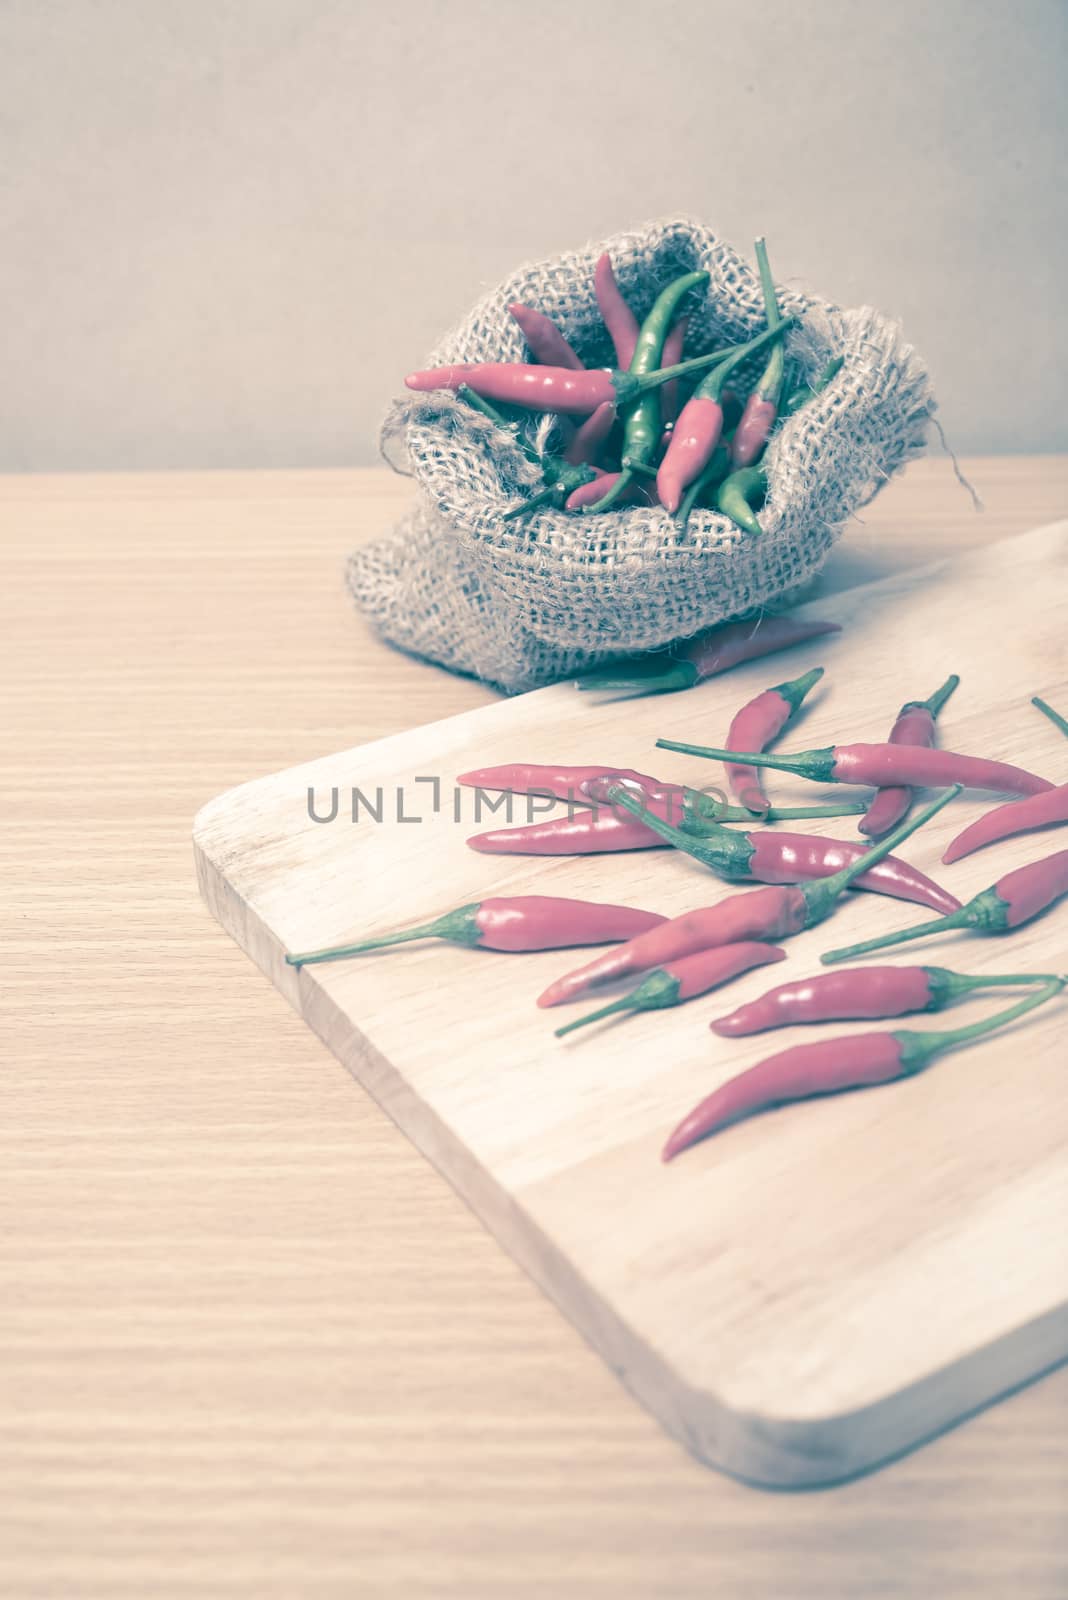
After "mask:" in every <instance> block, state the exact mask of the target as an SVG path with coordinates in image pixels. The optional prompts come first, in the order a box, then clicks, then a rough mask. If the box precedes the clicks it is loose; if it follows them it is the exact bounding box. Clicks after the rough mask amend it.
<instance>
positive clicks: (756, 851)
mask: <svg viewBox="0 0 1068 1600" xmlns="http://www.w3.org/2000/svg"><path fill="white" fill-rule="evenodd" d="M958 792H959V791H958ZM609 793H610V795H612V798H613V801H614V803H615V804H618V805H621V806H622V807H623V808H624V810H626V811H629V812H630V813H631V815H632V816H635V817H641V818H642V820H643V821H644V822H645V824H646V826H647V827H648V828H650V829H651V830H652V831H653V832H654V833H656V834H659V836H660V838H661V839H663V840H664V841H665V842H666V843H667V844H673V845H674V846H675V848H676V849H677V850H681V851H682V852H683V853H684V854H685V855H688V856H692V857H693V858H694V860H695V861H699V862H700V863H701V865H702V866H705V867H708V868H709V870H710V871H712V872H714V873H715V874H716V875H717V877H720V878H726V879H728V880H730V881H732V882H735V883H751V882H757V883H804V882H806V881H808V880H809V879H813V878H831V877H833V876H834V875H835V874H836V873H839V872H841V871H842V870H843V868H846V867H853V866H854V865H857V864H859V863H863V862H865V861H867V862H869V867H868V869H867V870H864V869H863V867H862V868H861V876H860V877H858V878H857V881H856V882H855V884H854V885H853V887H854V888H856V889H870V890H872V891H873V892H874V893H875V894H888V895H891V896H892V897H893V898H894V899H895V900H911V901H913V902H915V903H918V904H919V905H923V906H930V907H931V908H932V909H933V910H936V911H943V912H950V911H957V910H959V909H960V901H959V900H958V899H957V898H956V896H955V895H952V894H949V893H948V892H947V891H946V890H945V889H943V888H942V887H941V885H940V884H937V883H935V882H934V880H933V879H932V878H928V877H927V876H926V874H925V873H922V872H920V871H919V870H918V869H917V868H916V867H913V866H910V865H909V863H908V862H907V861H901V860H899V859H898V857H896V856H886V857H885V859H884V858H882V857H880V858H879V859H878V860H874V861H873V860H872V855H873V852H872V850H871V847H870V846H867V847H866V846H864V845H857V844H853V843H852V842H851V841H850V840H847V839H824V838H822V837H820V836H819V835H817V834H811V833H786V832H784V831H783V830H782V829H779V828H773V829H755V830H753V831H750V832H746V833H743V832H741V831H740V830H737V831H735V830H733V829H731V828H724V827H720V826H719V825H718V824H715V823H712V824H708V823H706V825H705V827H704V828H702V830H701V833H700V836H699V837H698V834H697V830H696V829H695V828H690V829H683V828H676V827H674V826H673V824H672V823H671V822H669V821H667V820H666V819H665V818H664V816H663V815H662V811H663V802H660V801H656V800H646V801H642V800H640V799H638V798H637V797H636V796H635V795H633V794H630V793H628V791H627V790H626V789H624V788H623V787H620V788H619V789H617V790H610V791H609Z"/></svg>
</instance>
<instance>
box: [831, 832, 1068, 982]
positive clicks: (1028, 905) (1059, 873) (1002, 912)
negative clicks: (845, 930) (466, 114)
mask: <svg viewBox="0 0 1068 1600" xmlns="http://www.w3.org/2000/svg"><path fill="white" fill-rule="evenodd" d="M1066 894H1068V850H1058V851H1057V853H1056V854H1055V855H1052V856H1045V857H1044V858H1043V860H1041V861H1032V862H1031V863H1030V864H1029V865H1028V866H1026V867H1017V868H1016V870H1015V871H1014V872H1007V873H1006V874H1005V876H1004V877H1003V878H999V879H998V880H997V882H996V883H993V884H991V886H990V888H989V889H983V890H982V891H981V893H979V894H977V895H975V896H973V898H972V899H971V900H967V901H965V903H964V905H962V906H961V907H960V910H959V911H953V912H951V913H950V914H949V915H948V916H946V917H939V918H938V919H937V921H935V922H923V923H920V925H919V926H918V927H915V928H904V929H903V930H902V931H901V932H900V933H884V934H883V936H882V937H881V938H879V939H866V940H865V941H864V943H863V944H851V945H846V946H845V947H844V948H842V949H841V950H828V952H827V954H826V955H823V956H821V957H820V960H821V961H822V962H823V963H824V965H825V966H832V965H833V964H834V963H835V962H836V961H849V960H851V959H852V957H853V956H864V955H867V954H868V952H869V951H870V950H885V949H887V948H888V946H890V945H892V944H906V943H907V942H908V941H909V940H911V939H923V938H926V936H927V935H928V934H929V933H950V932H952V931H953V929H955V928H970V929H971V930H972V932H973V933H982V934H987V933H1009V932H1010V931H1011V930H1012V929H1013V928H1019V927H1022V925H1023V924H1024V923H1025V922H1030V921H1031V919H1032V917H1037V916H1038V915H1039V913H1040V912H1042V911H1045V910H1046V908H1047V907H1048V906H1051V905H1053V904H1055V902H1056V901H1058V900H1061V899H1063V898H1064V896H1065V895H1066Z"/></svg>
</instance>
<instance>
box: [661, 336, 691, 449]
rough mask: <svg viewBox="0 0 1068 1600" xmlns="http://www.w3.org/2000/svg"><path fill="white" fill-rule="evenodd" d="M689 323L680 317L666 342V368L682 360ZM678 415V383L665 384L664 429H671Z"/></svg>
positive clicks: (663, 398) (663, 401)
mask: <svg viewBox="0 0 1068 1600" xmlns="http://www.w3.org/2000/svg"><path fill="white" fill-rule="evenodd" d="M689 322H690V319H689V317H679V318H678V319H677V321H676V322H675V324H674V326H673V327H672V329H671V331H670V333H669V334H668V336H667V338H666V339H665V340H664V354H663V364H664V366H665V367H670V366H671V365H672V364H673V363H674V362H676V361H681V360H682V352H683V348H684V347H685V344H686V329H687V327H688V326H689ZM678 414H679V385H678V382H677V381H672V382H671V383H665V385H664V387H663V388H662V389H661V391H660V420H661V422H662V423H663V425H664V427H665V428H667V427H670V425H671V424H672V423H673V422H674V420H675V418H676V417H677V416H678Z"/></svg>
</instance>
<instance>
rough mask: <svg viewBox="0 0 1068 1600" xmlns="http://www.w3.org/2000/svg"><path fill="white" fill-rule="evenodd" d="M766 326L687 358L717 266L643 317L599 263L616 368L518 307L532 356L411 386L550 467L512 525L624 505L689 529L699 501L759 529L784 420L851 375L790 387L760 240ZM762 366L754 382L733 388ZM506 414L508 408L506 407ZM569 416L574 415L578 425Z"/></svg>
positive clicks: (672, 287) (688, 276) (597, 284)
mask: <svg viewBox="0 0 1068 1600" xmlns="http://www.w3.org/2000/svg"><path fill="white" fill-rule="evenodd" d="M756 257H757V267H758V270H759V274H760V284H761V292H762V296H763V301H764V316H765V321H766V324H767V325H766V327H765V328H764V330H763V332H761V333H759V334H757V335H756V336H755V337H754V338H752V339H748V340H746V341H744V342H743V343H740V344H735V345H730V346H728V347H726V348H725V349H722V350H716V351H713V352H705V353H703V354H701V355H697V356H692V357H691V358H690V359H689V360H684V359H683V355H684V350H685V344H686V333H687V327H688V320H689V319H688V317H687V313H686V309H685V308H686V305H687V302H688V300H690V298H691V296H693V295H694V294H695V293H700V292H701V291H703V290H705V289H707V287H708V281H709V275H708V273H707V272H685V273H683V274H681V275H680V276H679V277H677V278H675V279H674V280H673V281H672V282H671V283H669V284H668V285H667V287H666V288H664V289H663V290H662V291H661V292H660V294H659V295H658V296H657V298H656V301H655V302H654V304H653V306H652V309H651V310H650V311H649V313H648V315H647V316H646V317H645V319H644V321H642V322H641V323H639V321H638V319H637V318H636V316H635V315H634V312H633V311H632V310H631V308H630V306H629V305H628V304H627V302H626V300H625V299H624V297H623V294H622V293H621V291H620V288H619V285H618V284H617V282H616V278H615V274H614V272H613V270H612V262H611V259H610V258H609V257H608V256H607V255H603V256H601V258H600V260H599V261H598V262H597V265H596V268H595V270H594V281H593V289H594V294H595V295H596V299H597V305H598V309H599V311H600V314H601V320H602V322H603V324H604V327H605V330H606V332H607V334H608V336H609V338H610V339H611V342H612V346H613V349H614V351H615V359H616V365H615V367H614V368H593V369H588V368H587V367H586V365H585V363H584V362H583V361H582V359H581V357H580V356H579V355H578V353H577V352H576V351H575V350H574V349H573V347H572V346H571V345H570V344H569V343H568V341H567V339H565V337H564V335H563V334H562V333H561V331H560V329H559V328H558V327H557V326H556V325H555V323H554V322H553V321H552V320H551V318H549V317H547V316H546V315H545V314H544V312H542V311H539V310H538V309H537V308H535V307H532V306H525V305H518V304H517V305H513V306H510V307H509V311H510V312H511V315H512V317H513V318H514V319H515V321H516V323H517V324H518V326H519V328H520V329H521V330H522V334H523V338H524V340H525V341H526V345H527V349H528V350H529V352H530V356H531V360H530V361H529V362H483V363H476V364H470V365H466V366H446V367H432V368H429V369H427V370H425V371H422V372H412V373H409V375H408V377H407V378H406V379H405V383H406V384H407V386H408V388H409V389H417V390H430V389H451V390H453V391H455V392H456V393H457V394H458V395H459V396H460V398H461V399H462V400H464V401H466V402H467V404H469V405H471V406H472V407H474V408H475V409H476V410H477V411H479V412H481V413H482V415H483V416H484V417H485V418H486V419H487V420H488V421H489V422H490V423H491V424H493V425H494V426H495V427H497V428H499V429H500V430H501V431H502V432H503V433H505V434H507V435H509V436H510V437H511V439H512V440H513V442H514V443H515V444H516V446H517V447H518V448H519V449H520V450H521V451H522V453H523V454H524V455H525V456H526V458H527V460H528V461H530V462H531V463H532V465H534V466H536V467H537V468H538V470H539V471H540V472H541V475H542V481H543V487H542V488H541V489H540V490H538V491H537V492H535V493H534V494H533V495H532V496H531V497H530V498H528V499H527V500H525V501H523V502H522V503H521V504H519V505H517V506H515V507H514V508H513V509H512V510H511V511H509V512H507V513H505V517H506V520H511V519H514V518H516V517H521V516H526V515H527V514H528V513H530V512H532V511H535V510H537V509H538V508H539V507H541V506H545V505H553V506H555V507H557V508H560V507H563V508H564V509H566V510H568V511H575V512H600V511H608V510H611V509H612V508H613V507H616V506H619V505H622V504H624V503H625V502H627V501H631V502H641V503H644V504H646V505H660V506H663V508H664V509H665V510H666V511H668V512H670V513H671V514H672V515H674V516H676V517H677V519H678V521H679V523H680V525H681V526H682V527H685V525H686V522H687V521H688V519H689V516H690V513H691V511H692V510H693V508H694V506H696V505H698V504H704V505H706V506H710V507H714V508H715V509H716V510H717V511H719V512H721V513H722V514H723V515H724V516H726V517H729V518H730V520H731V521H732V522H734V523H735V524H736V525H737V526H738V527H739V528H741V529H742V530H743V531H744V532H746V533H749V534H759V533H760V531H761V529H760V522H759V520H758V518H757V515H756V512H757V510H758V509H759V507H760V506H761V505H762V504H763V501H764V496H765V494H766V493H767V478H766V476H765V473H764V470H763V468H762V466H761V460H762V458H763V454H764V450H765V447H766V445H767V443H768V439H769V437H770V435H771V431H772V429H773V428H774V426H775V424H776V422H777V421H778V420H779V419H780V418H786V417H790V416H792V415H793V414H794V412H796V411H799V410H800V409H801V407H802V406H804V405H805V404H807V403H808V401H809V400H811V399H812V398H813V397H814V396H815V395H817V394H819V393H821V392H822V390H824V389H825V388H826V387H827V385H828V384H829V383H831V381H832V380H833V379H834V378H835V376H836V375H837V373H838V372H839V371H840V370H841V367H842V359H841V358H840V357H835V358H833V359H832V360H830V361H828V362H827V364H826V365H825V366H824V367H823V368H822V370H821V371H820V372H818V373H817V374H815V375H814V376H812V377H808V378H804V377H802V376H801V374H800V373H794V374H793V375H792V377H791V378H790V381H789V382H787V378H788V373H787V363H786V355H785V351H784V349H783V340H784V339H785V337H786V334H787V333H788V332H789V331H790V329H791V328H792V327H793V326H794V320H795V319H793V318H792V317H784V316H783V315H782V313H781V311H780V308H779V303H778V299H777V297H776V293H775V285H774V283H773V282H772V278H771V270H770V268H769V265H768V255H767V249H766V247H765V244H764V240H763V239H758V240H757V242H756ZM753 362H756V363H757V368H756V375H755V377H754V379H753V383H752V388H751V389H750V391H749V393H748V394H747V395H745V396H744V397H743V395H741V394H740V393H738V391H737V390H736V389H735V388H731V387H729V384H730V383H731V382H737V380H738V377H739V375H740V373H741V372H744V371H745V370H747V369H748V370H750V371H752V370H753V368H752V363H753ZM502 405H503V406H506V407H508V408H509V410H508V411H501V410H499V409H498V408H499V407H500V406H502ZM530 411H538V412H548V413H553V414H555V416H556V417H557V418H558V419H559V421H560V433H561V434H562V435H563V447H562V448H561V449H560V450H559V451H558V452H556V453H553V452H548V453H547V452H546V451H544V450H542V449H538V448H537V447H536V446H535V444H534V441H533V439H532V438H531V437H529V436H528V435H527V434H526V433H525V432H524V430H523V425H522V418H523V415H524V413H528V412H530ZM572 419H573V420H572Z"/></svg>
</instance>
